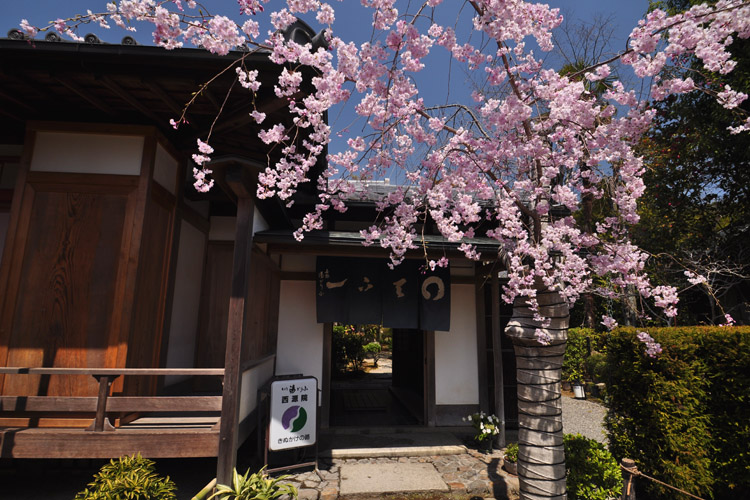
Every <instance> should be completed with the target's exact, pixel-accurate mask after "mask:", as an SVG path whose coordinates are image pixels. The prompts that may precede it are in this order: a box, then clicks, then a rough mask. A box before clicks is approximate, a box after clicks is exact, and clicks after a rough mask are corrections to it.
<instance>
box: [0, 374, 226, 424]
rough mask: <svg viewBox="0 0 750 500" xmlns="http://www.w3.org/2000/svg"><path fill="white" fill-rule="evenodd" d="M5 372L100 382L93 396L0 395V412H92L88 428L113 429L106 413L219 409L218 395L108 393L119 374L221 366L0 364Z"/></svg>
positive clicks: (187, 411)
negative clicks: (71, 376) (108, 366)
mask: <svg viewBox="0 0 750 500" xmlns="http://www.w3.org/2000/svg"><path fill="white" fill-rule="evenodd" d="M0 374H7V375H87V376H91V377H94V378H95V379H96V380H97V381H98V383H99V394H98V396H96V397H92V396H85V397H84V396H0V411H3V412H5V411H8V412H11V411H14V412H95V413H96V416H95V418H94V421H93V422H92V423H91V425H90V426H89V427H88V429H87V430H90V431H93V432H103V431H113V430H114V427H113V426H112V424H111V423H110V422H109V419H108V418H107V413H108V412H130V413H138V412H183V413H189V412H204V411H215V412H220V411H221V396H110V395H109V390H110V387H111V385H112V382H114V381H115V380H116V379H117V378H118V377H120V376H133V375H140V376H144V375H145V376H159V377H161V376H167V375H188V376H214V377H215V376H218V377H223V376H224V369H223V368H27V367H0Z"/></svg>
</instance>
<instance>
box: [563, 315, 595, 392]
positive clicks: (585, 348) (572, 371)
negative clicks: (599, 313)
mask: <svg viewBox="0 0 750 500" xmlns="http://www.w3.org/2000/svg"><path fill="white" fill-rule="evenodd" d="M591 332H593V330H589V329H586V328H571V329H569V330H568V343H567V345H566V347H565V357H564V358H563V366H562V378H563V380H567V381H568V382H571V383H572V382H583V377H584V374H585V367H584V362H585V361H586V358H588V356H589V341H588V336H587V335H588V334H589V333H591Z"/></svg>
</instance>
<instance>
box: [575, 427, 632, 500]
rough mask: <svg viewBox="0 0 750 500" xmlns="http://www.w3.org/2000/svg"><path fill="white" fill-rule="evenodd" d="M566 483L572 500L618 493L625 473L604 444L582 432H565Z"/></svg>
mask: <svg viewBox="0 0 750 500" xmlns="http://www.w3.org/2000/svg"><path fill="white" fill-rule="evenodd" d="M563 440H564V443H565V474H566V476H567V479H566V481H565V485H566V487H567V489H568V498H569V499H570V500H607V499H609V498H614V497H619V496H620V492H621V491H622V473H621V472H620V466H619V465H617V462H616V461H615V459H614V457H613V456H612V454H611V453H610V452H609V451H608V450H607V448H605V447H604V445H603V444H602V443H600V442H598V441H595V440H593V439H588V438H585V437H583V436H581V435H580V434H565V435H564V436H563Z"/></svg>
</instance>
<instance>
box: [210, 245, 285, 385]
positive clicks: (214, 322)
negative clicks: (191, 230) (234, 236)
mask: <svg viewBox="0 0 750 500" xmlns="http://www.w3.org/2000/svg"><path fill="white" fill-rule="evenodd" d="M233 252H234V244H233V243H232V242H227V241H209V243H208V247H207V251H206V265H205V274H204V279H203V292H202V298H201V304H203V306H204V307H203V309H202V310H201V318H200V329H199V332H198V342H197V348H196V365H195V366H196V368H219V367H223V366H224V356H225V350H226V335H227V316H228V313H229V295H230V292H231V280H232V255H233ZM279 276H280V274H279V269H278V267H277V266H276V264H275V263H274V262H273V261H272V260H271V259H270V258H269V257H268V256H266V255H265V254H264V253H262V252H261V251H260V250H258V249H257V248H256V249H253V253H252V258H251V265H250V285H249V297H248V300H247V301H246V307H247V314H246V315H245V325H244V338H243V341H242V362H243V363H245V362H247V361H251V360H254V359H258V358H260V357H263V356H266V355H268V354H272V353H274V352H276V338H277V333H278V324H279V287H280V281H279ZM196 384H199V385H196V389H199V390H206V391H215V390H218V389H219V388H220V386H219V384H217V383H215V382H211V381H210V380H196Z"/></svg>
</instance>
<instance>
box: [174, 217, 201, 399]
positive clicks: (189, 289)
mask: <svg viewBox="0 0 750 500" xmlns="http://www.w3.org/2000/svg"><path fill="white" fill-rule="evenodd" d="M205 245H206V236H205V235H204V234H203V233H202V232H201V231H199V230H198V229H196V228H195V227H193V226H192V225H190V224H188V223H187V222H185V221H184V220H183V221H182V224H181V226H180V242H179V248H178V251H177V269H176V272H175V282H174V300H173V301H172V320H171V322H170V327H169V347H168V350H167V368H190V367H192V366H193V365H194V362H195V341H196V336H197V333H198V311H199V310H200V297H201V274H200V270H202V269H203V260H204V258H205ZM196 271H197V272H196ZM185 378H187V377H186V376H175V377H167V378H166V380H165V382H164V383H165V385H171V384H175V383H177V382H180V381H181V380H184V379H185Z"/></svg>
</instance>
